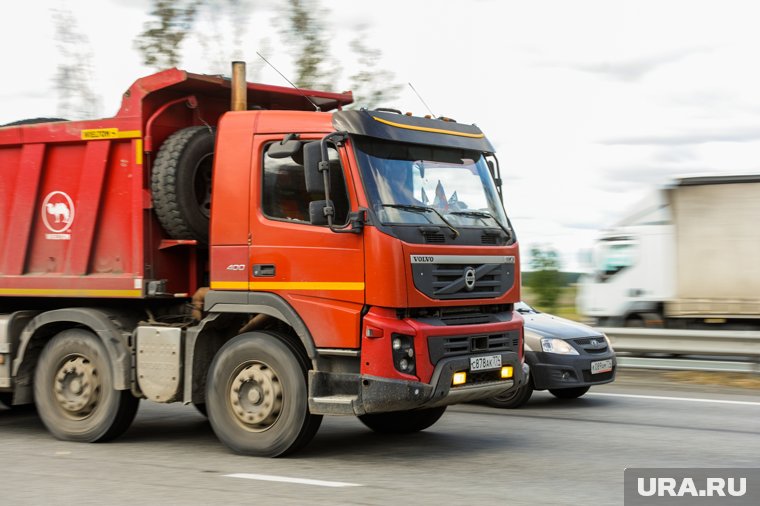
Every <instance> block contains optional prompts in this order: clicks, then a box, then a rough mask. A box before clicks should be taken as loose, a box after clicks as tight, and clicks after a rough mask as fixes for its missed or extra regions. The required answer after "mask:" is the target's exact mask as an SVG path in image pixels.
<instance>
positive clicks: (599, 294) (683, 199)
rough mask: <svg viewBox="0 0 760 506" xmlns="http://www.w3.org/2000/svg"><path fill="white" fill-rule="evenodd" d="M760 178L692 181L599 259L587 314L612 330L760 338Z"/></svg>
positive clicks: (614, 233)
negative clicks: (749, 333)
mask: <svg viewBox="0 0 760 506" xmlns="http://www.w3.org/2000/svg"><path fill="white" fill-rule="evenodd" d="M758 218H760V175H725V176H701V177H683V178H679V179H676V180H674V181H673V182H672V183H671V184H669V185H667V186H665V187H662V188H659V189H658V190H656V191H655V192H653V193H652V194H651V195H650V196H649V197H647V198H646V199H645V200H644V201H643V202H641V203H640V204H639V205H638V206H636V208H635V209H633V210H632V211H631V212H630V213H629V214H628V215H627V216H626V217H624V218H623V219H622V220H621V221H620V222H619V223H618V224H617V225H616V226H614V227H612V228H611V229H609V230H606V231H604V232H603V233H602V234H601V236H600V237H599V239H598V240H597V242H596V245H595V247H594V250H593V256H594V264H595V268H594V272H593V273H591V274H589V275H587V276H584V277H583V278H582V279H581V281H580V285H579V291H578V301H577V302H578V307H579V310H580V313H581V314H583V315H585V316H587V317H590V318H593V319H595V321H596V323H597V324H599V325H602V326H612V327H614V326H627V327H655V328H656V327H666V328H681V329H684V328H693V329H727V330H729V329H736V330H752V329H760V265H758V263H757V259H758V258H760V229H758V227H757V223H758Z"/></svg>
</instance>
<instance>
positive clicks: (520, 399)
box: [485, 381, 533, 409]
mask: <svg viewBox="0 0 760 506" xmlns="http://www.w3.org/2000/svg"><path fill="white" fill-rule="evenodd" d="M531 395H533V385H531V383H530V381H528V383H526V384H525V385H523V386H521V387H519V388H515V389H512V390H508V391H507V392H505V393H502V394H499V395H494V396H493V397H489V398H488V399H486V400H485V403H486V404H488V405H489V406H493V407H494V408H503V409H515V408H519V407H522V406H524V405H525V403H526V402H528V399H530V396H531Z"/></svg>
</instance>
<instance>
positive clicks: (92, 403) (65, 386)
mask: <svg viewBox="0 0 760 506" xmlns="http://www.w3.org/2000/svg"><path fill="white" fill-rule="evenodd" d="M53 391H54V393H55V400H56V402H57V403H58V406H59V407H60V408H61V410H62V412H63V413H64V414H65V415H66V416H67V417H69V418H72V419H74V420H81V419H83V418H86V417H88V416H90V414H91V413H92V412H93V411H94V410H95V407H96V406H97V405H98V400H99V399H100V391H101V383H100V377H99V375H98V369H97V368H96V367H95V364H93V363H92V362H91V361H90V360H89V359H88V358H87V357H85V356H83V355H72V356H69V357H67V358H66V359H64V361H63V362H62V363H61V366H60V367H59V368H58V372H57V373H56V375H55V380H54V385H53Z"/></svg>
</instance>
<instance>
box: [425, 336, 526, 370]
mask: <svg viewBox="0 0 760 506" xmlns="http://www.w3.org/2000/svg"><path fill="white" fill-rule="evenodd" d="M519 345H520V331H519V330H512V331H509V332H502V333H497V334H478V335H469V336H443V337H442V336H436V337H429V338H428V351H429V353H430V361H431V363H433V364H437V363H438V361H439V360H440V359H442V358H447V357H455V356H457V355H468V354H471V353H485V352H502V351H513V352H517V351H518V346H519Z"/></svg>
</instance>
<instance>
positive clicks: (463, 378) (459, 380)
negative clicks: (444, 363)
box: [451, 372, 467, 386]
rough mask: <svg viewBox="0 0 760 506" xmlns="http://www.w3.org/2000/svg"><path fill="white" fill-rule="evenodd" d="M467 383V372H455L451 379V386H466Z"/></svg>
mask: <svg viewBox="0 0 760 506" xmlns="http://www.w3.org/2000/svg"><path fill="white" fill-rule="evenodd" d="M466 382H467V373H466V372H455V373H454V376H453V377H452V378H451V384H452V385H454V386H457V385H464V384H465V383H466Z"/></svg>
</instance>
